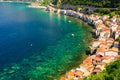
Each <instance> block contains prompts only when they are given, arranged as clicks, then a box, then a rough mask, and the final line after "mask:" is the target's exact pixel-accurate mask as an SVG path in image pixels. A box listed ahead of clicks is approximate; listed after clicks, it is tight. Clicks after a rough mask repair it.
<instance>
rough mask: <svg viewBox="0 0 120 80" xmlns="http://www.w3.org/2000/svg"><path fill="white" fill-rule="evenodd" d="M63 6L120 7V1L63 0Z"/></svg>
mask: <svg viewBox="0 0 120 80" xmlns="http://www.w3.org/2000/svg"><path fill="white" fill-rule="evenodd" d="M61 2H62V4H67V3H69V4H73V5H89V6H97V7H112V8H113V7H114V8H115V7H120V0H61Z"/></svg>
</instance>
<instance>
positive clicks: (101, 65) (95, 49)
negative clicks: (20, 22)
mask: <svg viewBox="0 0 120 80" xmlns="http://www.w3.org/2000/svg"><path fill="white" fill-rule="evenodd" d="M46 11H49V12H54V13H57V14H63V15H67V16H71V17H74V18H78V19H81V20H83V21H85V22H87V23H88V24H90V25H92V26H93V28H94V29H95V31H94V34H95V41H93V42H92V44H91V46H90V55H89V56H88V57H87V58H86V59H85V60H84V61H83V63H82V64H80V65H79V66H78V67H77V68H76V69H72V70H71V71H69V72H67V73H66V74H65V76H63V77H61V79H60V80H83V79H84V78H85V77H88V76H90V74H96V73H99V72H102V71H103V70H105V66H106V65H107V64H109V63H111V62H114V61H116V60H117V59H118V58H119V54H118V52H119V47H120V44H119V42H118V41H115V40H116V39H117V38H118V37H119V36H120V19H119V18H117V17H112V18H110V16H99V15H95V14H91V15H87V14H83V13H80V12H76V11H73V10H65V9H56V8H53V7H51V6H48V7H47V8H46Z"/></svg>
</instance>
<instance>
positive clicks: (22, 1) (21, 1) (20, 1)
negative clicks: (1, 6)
mask: <svg viewBox="0 0 120 80" xmlns="http://www.w3.org/2000/svg"><path fill="white" fill-rule="evenodd" d="M2 2H10V3H11V2H18V3H31V2H25V1H0V3H2Z"/></svg>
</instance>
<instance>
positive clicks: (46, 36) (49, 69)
mask: <svg viewBox="0 0 120 80" xmlns="http://www.w3.org/2000/svg"><path fill="white" fill-rule="evenodd" d="M27 6H28V4H25V3H14V2H13V3H0V80H54V79H56V80H58V79H59V77H60V76H61V75H63V74H65V72H67V71H68V70H69V69H71V68H73V67H75V66H76V65H78V64H79V63H80V61H81V59H82V57H83V55H84V54H85V51H86V50H87V49H88V43H89V42H90V40H91V34H90V31H91V28H90V27H89V26H88V25H87V24H85V23H83V22H82V21H80V20H78V19H74V18H70V17H67V16H64V15H57V14H54V13H49V12H46V11H44V10H43V9H34V8H29V7H27ZM70 21H71V22H70ZM71 34H74V35H75V36H74V37H72V36H71Z"/></svg>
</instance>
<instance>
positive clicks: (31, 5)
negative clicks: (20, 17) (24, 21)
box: [28, 2, 46, 9]
mask: <svg viewBox="0 0 120 80" xmlns="http://www.w3.org/2000/svg"><path fill="white" fill-rule="evenodd" d="M28 7H30V8H43V9H46V7H45V6H41V5H40V4H39V3H33V2H31V3H30V5H29V6H28Z"/></svg>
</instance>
